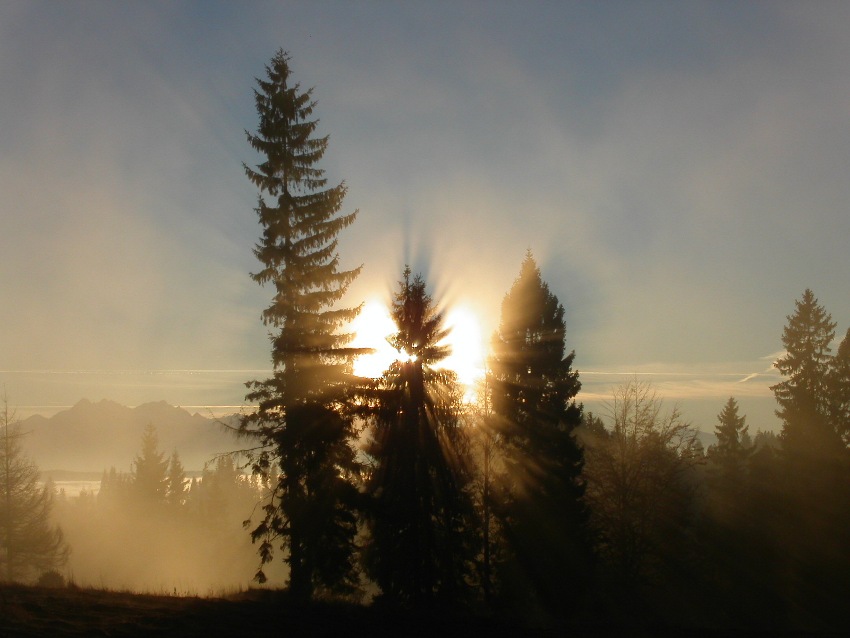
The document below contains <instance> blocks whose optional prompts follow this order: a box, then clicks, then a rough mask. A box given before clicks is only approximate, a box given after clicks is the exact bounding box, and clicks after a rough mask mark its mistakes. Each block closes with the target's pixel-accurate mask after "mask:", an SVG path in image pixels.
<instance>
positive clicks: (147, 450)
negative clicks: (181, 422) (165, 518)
mask: <svg viewBox="0 0 850 638" xmlns="http://www.w3.org/2000/svg"><path fill="white" fill-rule="evenodd" d="M131 480H132V484H133V488H134V490H135V492H136V496H137V497H138V498H139V499H140V502H142V503H147V504H151V503H162V502H164V501H165V499H166V496H167V494H168V459H166V458H165V454H164V453H163V452H162V451H161V450H160V449H159V437H158V436H157V433H156V428H155V427H154V426H153V424H151V423H148V424H147V425H146V426H145V430H144V432H143V433H142V449H141V451H140V452H139V454H137V455H136V458H135V459H134V460H133V472H132V479H131Z"/></svg>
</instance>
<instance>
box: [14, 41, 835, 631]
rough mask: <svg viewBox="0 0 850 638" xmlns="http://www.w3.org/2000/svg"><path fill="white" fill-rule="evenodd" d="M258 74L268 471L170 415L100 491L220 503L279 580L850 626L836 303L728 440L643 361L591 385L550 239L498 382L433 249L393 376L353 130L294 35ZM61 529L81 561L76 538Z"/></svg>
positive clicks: (243, 428)
mask: <svg viewBox="0 0 850 638" xmlns="http://www.w3.org/2000/svg"><path fill="white" fill-rule="evenodd" d="M254 97H255V103H256V108H257V114H258V120H259V122H258V128H257V130H256V132H254V133H251V132H246V134H247V139H248V142H249V144H250V145H251V147H252V148H253V149H254V150H255V151H257V153H258V154H259V156H260V158H261V161H260V162H259V163H257V164H256V165H254V166H249V165H247V164H246V165H245V166H244V170H245V173H246V175H247V177H248V178H249V179H250V181H251V182H252V183H253V184H254V185H255V186H256V187H257V189H258V197H257V206H256V212H257V215H258V218H259V222H260V225H261V228H262V234H261V238H260V240H259V242H258V243H257V245H256V247H255V249H254V253H255V255H256V257H257V259H258V261H259V262H260V264H261V267H260V269H259V270H258V271H257V272H256V273H254V274H253V275H252V277H253V279H254V280H255V281H256V282H257V283H259V284H261V285H269V286H270V287H271V288H272V289H273V291H274V294H273V296H272V299H271V302H270V304H269V306H268V307H267V308H266V309H265V310H264V312H263V320H264V322H265V323H266V325H267V326H268V327H269V330H270V340H271V360H272V364H273V372H272V374H271V376H270V377H269V378H267V379H264V380H253V381H249V382H248V383H247V384H246V385H247V386H248V393H247V395H246V400H247V402H248V403H250V404H252V405H253V406H254V408H255V409H253V410H251V411H246V412H245V413H244V414H243V415H242V416H241V420H240V423H239V428H238V429H239V432H240V434H241V435H242V436H243V437H244V438H245V440H246V441H248V442H249V445H248V446H246V447H247V448H248V450H246V452H249V453H250V462H249V464H250V467H251V470H252V472H253V475H254V479H251V480H249V479H248V478H247V477H245V476H243V475H242V473H241V471H240V468H238V467H237V466H236V465H235V464H234V463H233V461H232V459H231V460H228V459H230V457H227V456H225V457H221V458H220V459H219V460H218V462H217V463H218V464H217V465H216V466H215V468H214V469H210V470H209V472H210V473H209V474H206V475H205V476H204V478H203V480H201V481H200V482H197V481H195V482H190V481H187V480H186V478H185V471H184V470H183V468H182V465H181V464H180V461H179V456H178V455H177V454H176V453H175V454H174V455H172V456H171V457H170V458H168V459H167V458H166V457H165V456H164V455H163V454H162V453H161V452H159V451H158V450H157V449H156V448H157V442H156V437H155V432H154V431H153V430H152V429H151V430H149V431H147V432H146V433H145V437H144V438H143V441H142V451H141V453H140V455H139V456H138V457H137V458H136V460H135V462H134V470H133V472H132V473H131V475H129V476H127V475H121V474H119V473H117V472H114V471H111V472H109V473H105V475H104V479H103V481H102V487H101V491H100V494H99V495H98V496H97V500H96V506H97V508H99V509H100V511H101V514H102V513H103V512H105V511H107V510H108V508H110V507H121V508H123V509H127V508H133V509H135V510H136V511H138V512H142V513H143V514H144V517H146V519H147V520H154V519H155V520H158V521H160V522H161V523H162V524H166V525H167V524H170V523H165V521H171V522H173V521H175V520H179V519H180V517H185V516H193V517H201V518H202V519H204V516H207V514H209V513H210V512H213V511H214V512H216V516H218V517H219V519H218V520H220V521H222V522H223V521H225V519H226V520H227V521H228V522H227V523H226V525H225V527H227V532H226V533H222V535H215V534H207V538H208V539H209V538H214V539H217V540H216V542H219V545H217V547H223V546H224V545H225V544H228V543H229V544H234V545H236V544H239V543H243V542H244V543H247V541H248V540H249V538H250V541H251V542H253V543H254V547H255V550H256V552H257V553H258V555H259V569H257V570H256V574H255V579H256V580H257V581H258V582H260V583H263V582H266V581H267V580H268V579H269V578H272V579H273V580H275V579H277V578H283V579H284V580H285V584H286V587H287V589H288V592H289V595H290V596H291V597H292V598H293V599H294V600H296V601H302V602H303V601H309V600H311V599H314V598H316V597H319V596H326V595H334V596H346V597H353V598H362V597H363V596H364V595H365V594H367V593H368V594H369V595H371V596H372V597H373V600H374V601H375V604H384V605H388V606H395V607H405V608H413V609H417V610H431V609H438V608H439V609H465V610H469V609H473V610H490V611H493V612H498V613H504V614H509V615H510V614H513V615H516V616H517V617H521V618H524V619H529V618H533V619H536V620H539V621H543V622H579V621H581V622H595V621H599V620H600V619H605V620H606V621H607V622H614V621H622V622H634V621H642V622H650V623H651V622H665V623H671V622H672V623H676V622H679V623H685V624H693V623H706V624H720V625H723V624H726V625H729V626H736V627H740V626H752V627H753V628H756V629H764V628H768V629H771V628H787V627H789V626H791V627H802V628H813V629H834V628H836V627H844V626H847V620H848V619H847V618H846V613H847V612H845V611H843V607H844V605H843V599H842V597H843V593H844V592H846V591H848V590H849V589H848V587H850V582H848V581H850V525H847V520H846V519H847V516H848V514H847V512H850V452H848V444H850V331H848V334H847V336H845V338H844V339H843V341H842V342H841V344H840V345H839V347H838V349H837V352H836V353H835V354H834V355H833V354H832V350H831V346H832V343H833V341H834V339H835V327H836V324H835V322H833V321H832V318H831V317H830V315H829V314H828V313H827V312H826V310H825V309H824V308H823V307H822V306H821V305H820V304H819V302H818V300H817V299H816V298H815V296H814V294H813V293H812V292H811V291H810V290H806V291H805V292H804V293H803V295H802V298H801V299H800V300H798V301H796V305H795V309H794V312H793V313H792V314H790V315H789V316H788V318H787V324H786V327H785V330H784V332H783V334H782V343H783V346H784V348H785V354H784V355H783V356H782V357H781V358H780V359H779V360H778V361H777V362H776V367H777V369H778V370H779V371H780V372H781V373H782V375H783V380H782V381H781V382H780V383H778V384H776V385H775V386H773V387H772V390H773V392H774V394H775V397H776V401H777V415H778V416H779V418H780V420H781V423H782V430H781V433H780V434H779V435H778V436H776V435H773V434H771V433H769V432H761V431H759V432H756V433H755V434H754V435H752V434H750V432H749V425H748V424H747V423H746V416H745V415H742V414H740V411H739V406H738V404H737V402H736V400H735V399H734V397H730V398H729V400H728V401H727V402H726V404H725V405H724V406H722V409H721V410H720V412H719V414H718V418H717V423H716V426H715V434H716V438H717V443H716V445H713V446H711V447H710V448H709V449H708V450H704V449H703V448H702V446H701V445H700V443H699V441H698V439H697V437H696V431H695V430H694V429H693V428H692V427H691V425H690V423H689V422H687V421H686V420H685V419H684V417H683V415H682V414H681V413H680V412H679V410H678V409H677V408H676V406H672V407H669V408H668V407H667V406H665V404H664V401H663V398H662V397H660V396H658V394H657V393H656V392H655V390H654V389H653V388H652V386H651V385H649V384H647V383H644V382H641V381H639V380H638V379H637V378H635V379H634V380H632V381H629V382H627V383H625V384H623V385H621V386H619V387H617V388H615V389H614V390H613V393H612V398H611V402H610V409H609V412H608V413H607V414H605V415H597V414H593V413H591V412H588V411H585V410H584V407H583V405H582V404H581V403H580V402H578V400H577V398H578V396H579V394H580V390H581V381H580V378H579V373H578V371H577V370H575V369H574V368H573V364H574V360H575V352H574V351H570V350H568V348H567V345H566V324H565V319H564V315H565V311H564V307H563V305H562V304H561V303H560V301H559V300H558V298H557V296H556V295H555V294H553V293H552V291H551V290H550V288H549V286H548V284H547V283H546V282H545V280H544V279H543V277H542V274H541V271H540V269H539V267H538V265H537V263H536V261H535V259H534V257H533V255H532V253H531V252H530V251H529V252H528V253H527V254H526V256H525V258H524V260H523V262H522V264H521V265H520V269H519V273H518V276H517V278H516V279H515V280H514V282H513V283H512V284H511V285H510V287H509V288H508V290H507V293H506V295H505V297H504V299H503V302H502V306H501V309H500V315H499V322H498V328H497V330H496V332H495V334H494V336H493V338H492V343H491V354H490V356H489V359H488V362H487V371H486V374H485V378H484V380H483V382H482V384H481V387H480V388H479V391H478V399H477V402H476V403H474V404H471V405H470V404H467V403H465V402H464V399H463V390H462V387H461V385H460V384H459V382H458V379H457V377H456V375H455V374H454V373H453V372H452V371H450V370H447V369H445V368H444V367H442V366H441V365H440V364H441V362H442V361H443V360H444V359H445V358H446V356H447V355H448V348H447V347H446V346H445V345H444V343H443V340H444V337H445V336H446V334H447V329H446V326H445V322H444V317H443V314H442V311H441V306H440V304H439V303H438V302H437V301H435V300H434V299H433V298H432V297H431V295H430V293H429V291H428V285H427V282H426V281H425V280H424V278H423V277H422V276H421V275H419V274H415V273H413V272H412V271H411V269H410V268H409V267H407V268H405V269H404V271H403V272H402V273H401V278H400V280H399V282H398V285H397V288H396V290H395V291H394V294H393V297H392V305H391V309H390V311H391V316H392V319H393V321H394V324H395V326H396V328H397V331H396V333H395V334H394V335H392V337H391V338H390V340H391V343H392V345H393V346H394V347H395V348H396V350H398V352H399V357H398V359H397V360H396V361H395V362H393V363H392V364H391V365H390V367H389V368H388V369H387V370H386V371H385V372H384V373H383V374H382V375H381V377H379V378H377V379H366V378H361V377H357V376H354V374H353V362H354V360H355V358H356V357H358V356H360V355H362V354H365V353H366V351H364V350H363V349H358V348H353V347H351V346H350V343H351V340H352V337H353V335H352V334H350V333H349V332H346V330H347V327H348V326H349V325H350V322H351V321H352V320H353V319H354V318H355V317H356V316H357V313H358V311H359V309H360V308H359V306H353V307H340V305H341V300H342V299H343V298H344V297H345V295H346V291H347V289H348V287H349V285H350V284H351V283H352V281H354V279H355V278H356V277H357V275H358V274H359V271H360V269H359V268H354V269H351V270H345V269H342V267H341V264H340V261H339V257H338V251H337V246H338V244H337V242H338V236H339V234H340V233H341V232H342V231H343V230H344V229H345V228H347V227H348V226H350V225H351V224H352V223H354V222H355V220H356V216H357V211H354V212H351V213H341V210H342V205H343V200H344V196H345V194H346V186H345V183H344V182H342V183H339V184H336V185H328V180H327V179H326V177H325V176H324V171H323V170H322V169H321V168H320V162H321V160H322V158H323V155H324V153H325V150H326V148H327V145H328V138H327V137H320V136H318V135H317V128H318V120H316V119H315V118H314V117H313V111H314V108H315V101H314V99H313V96H312V89H309V90H302V89H301V87H300V85H299V84H298V83H297V82H295V81H294V80H293V79H292V77H291V70H290V57H289V55H288V54H287V53H286V52H284V51H282V50H281V51H278V52H277V53H276V54H275V56H274V57H273V58H272V60H271V62H270V63H269V65H268V66H267V67H266V74H265V77H264V78H261V79H258V80H257V88H256V89H255V93H254ZM719 407H720V406H719ZM603 417H604V418H603ZM5 425H6V427H5V430H4V431H5V432H6V437H7V439H6V440H7V449H8V441H9V431H10V430H9V427H8V426H9V422H8V419H7V421H6V424H5ZM4 454H5V456H4V457H3V459H0V460H4V459H10V458H13V456H12V457H10V454H9V452H8V451H7V452H5V453H4ZM10 476H11V475H10V474H9V473H6V475H5V478H2V481H5V483H2V484H0V488H2V490H0V497H3V495H6V499H8V495H9V494H10V493H11V490H12V487H11V486H12V483H11V478H10ZM218 483H220V484H221V485H226V486H229V487H227V488H224V487H222V488H221V489H222V490H225V491H226V490H235V491H237V492H238V491H239V490H241V494H242V496H240V497H239V499H237V500H238V501H239V502H240V503H242V504H243V505H245V504H247V503H248V501H251V503H252V506H251V508H249V509H250V512H249V515H247V516H245V518H247V520H246V521H245V527H247V528H248V530H249V532H250V533H249V534H244V532H242V533H241V534H240V535H239V536H238V538H239V539H241V540H238V539H237V536H236V535H235V534H234V533H233V528H232V527H230V525H231V522H232V521H234V520H237V519H238V520H242V517H243V515H242V514H241V513H240V512H241V511H242V509H244V508H241V506H240V507H235V508H219V507H212V506H211V505H209V503H212V502H214V501H215V500H216V499H217V498H218V497H217V496H215V493H216V492H215V489H216V488H215V487H214V486H215V485H216V484H218ZM33 493H34V494H36V495H38V494H42V492H38V491H36V492H33ZM43 493H44V494H47V493H48V490H45V491H44V492H43ZM39 498H41V497H39ZM45 498H47V497H45ZM33 502H34V503H35V502H36V501H33ZM85 503H88V505H89V506H90V507H94V503H95V501H94V498H93V496H92V495H83V496H82V497H81V498H80V499H79V503H78V504H77V506H78V507H83V505H84V504H85ZM204 503H207V505H204ZM81 504H82V505H81ZM116 504H121V505H116ZM33 507H35V505H33ZM2 508H4V502H3V501H2V498H0V511H2V512H3V516H2V518H0V527H2V529H0V548H5V549H6V552H5V553H3V554H2V556H13V555H14V551H13V550H14V543H11V542H10V541H8V540H5V539H6V538H7V534H8V530H9V529H10V522H9V521H11V520H12V518H13V517H12V516H11V514H9V512H11V511H12V510H11V509H10V508H9V507H8V506H5V509H2ZM240 508H241V509H240ZM59 509H61V508H59ZM237 510H238V511H237ZM151 512H157V514H156V515H154V516H151ZM190 512H191V514H189V513H190ZM204 512H207V514H204ZM251 512H253V513H252V514H251ZM237 514H239V516H237ZM85 516H87V517H88V519H89V520H91V519H92V518H97V516H98V514H97V513H95V512H94V510H92V511H90V512H87V513H86V515H85ZM144 517H143V519H144ZM68 520H69V519H68ZM133 520H139V519H133ZM204 520H206V525H207V529H208V530H209V529H211V527H210V526H211V525H212V523H211V521H212V520H213V519H212V518H209V517H207V518H206V519H204ZM145 524H146V523H144V522H142V523H138V525H141V526H142V527H143V528H144V529H147V530H150V529H151V528H146V527H144V525H145ZM222 524H224V523H222ZM67 527H71V528H73V524H71V525H66V528H67ZM45 529H47V530H48V531H47V532H46V534H47V538H49V539H52V540H51V542H52V543H53V545H52V546H51V547H52V549H51V550H50V551H52V552H53V553H52V554H51V555H52V556H53V557H54V558H53V560H54V563H53V564H59V563H61V561H62V560H64V559H65V558H67V555H66V553H63V552H64V549H63V548H64V544H63V543H64V541H63V540H62V538H61V536H59V535H57V533H58V532H57V530H55V529H54V528H50V527H49V526H47V527H46V528H45ZM51 530H53V531H51ZM132 531H133V532H135V533H138V531H139V528H136V529H134V530H132ZM130 533H131V531H130V530H129V529H125V530H123V531H122V532H121V533H120V534H118V536H117V537H120V538H123V537H122V536H121V534H130ZM159 533H161V532H159ZM51 534H53V535H52V536H51ZM187 538H188V537H187ZM192 538H198V537H192ZM80 542H81V541H80ZM4 543H5V544H4ZM187 545H191V542H189V543H183V546H184V547H185V546H187ZM205 547H206V549H207V550H209V549H210V547H209V546H208V545H205ZM184 553H185V551H184ZM184 558H185V560H184V561H183V562H181V564H186V563H188V562H189V560H190V559H191V560H195V561H198V562H204V561H207V562H209V561H210V558H209V555H207V557H206V558H202V557H201V556H200V554H191V555H189V556H188V557H184ZM7 562H9V559H7ZM148 562H151V561H148ZM239 564H240V565H242V563H239ZM281 567H283V568H284V570H283V571H282V572H281ZM136 568H137V569H141V568H142V567H141V566H139V565H138V564H137V566H136ZM7 569H8V568H7ZM273 570H277V571H276V572H274V571H273Z"/></svg>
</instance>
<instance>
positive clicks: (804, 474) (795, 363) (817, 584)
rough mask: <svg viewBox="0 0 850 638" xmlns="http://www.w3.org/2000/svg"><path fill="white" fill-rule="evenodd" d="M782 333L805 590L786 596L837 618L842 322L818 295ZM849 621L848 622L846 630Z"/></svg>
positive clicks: (841, 538) (788, 547)
mask: <svg viewBox="0 0 850 638" xmlns="http://www.w3.org/2000/svg"><path fill="white" fill-rule="evenodd" d="M787 319H788V323H787V324H786V326H785V329H784V330H783V333H782V344H783V345H784V346H785V355H784V356H783V357H781V358H780V359H779V360H778V361H777V362H776V364H775V365H776V367H777V369H778V370H779V372H781V373H782V374H783V376H784V377H785V379H784V380H783V381H782V382H780V383H777V384H776V385H774V386H772V388H771V389H772V390H773V392H774V395H775V397H776V401H777V403H778V405H779V409H778V410H777V411H776V413H777V415H778V416H779V417H780V419H782V435H781V443H782V462H783V467H782V470H783V479H784V481H785V484H784V486H783V488H784V490H783V496H784V503H783V516H784V519H783V520H782V524H781V525H780V526H779V527H780V528H781V530H782V537H781V538H780V539H778V543H779V547H780V555H781V556H783V560H784V561H785V562H786V563H787V564H786V565H784V566H783V568H784V570H785V571H786V572H787V573H788V574H790V575H791V577H790V578H789V580H790V579H791V578H793V579H796V580H797V581H798V582H800V583H804V584H805V588H801V587H799V586H795V587H793V588H790V585H789V588H790V589H789V590H788V591H786V592H784V594H785V595H786V596H788V597H789V598H792V599H793V600H794V602H795V605H798V606H799V609H801V610H804V612H803V613H806V614H810V615H811V616H813V617H819V618H823V619H824V621H825V622H827V619H828V618H829V617H837V612H838V610H839V609H843V608H844V607H845V606H844V604H843V598H842V597H841V596H842V595H841V593H840V592H844V591H847V590H848V588H850V552H849V551H848V548H850V530H848V528H847V526H846V524H845V520H846V512H847V511H848V506H850V480H848V479H850V463H849V461H850V458H848V453H847V448H846V446H845V444H844V441H843V440H842V438H841V433H840V432H839V431H837V430H836V427H835V422H834V419H833V418H832V417H833V415H832V414H831V410H832V408H833V407H834V406H833V396H832V394H831V392H830V389H831V388H830V375H831V373H832V371H833V370H834V366H833V358H832V356H831V354H830V353H831V348H830V343H831V342H832V340H833V338H834V336H835V326H836V324H835V322H833V321H832V317H831V316H830V314H829V313H827V312H826V310H825V309H824V307H823V306H821V305H820V304H819V303H818V300H817V298H815V296H814V294H813V293H812V291H811V290H808V289H807V290H806V291H805V292H804V293H803V297H802V299H801V300H799V301H796V302H795V312H794V314H792V315H790V316H788V317H787ZM846 620H847V617H846V615H845V616H844V618H843V621H845V622H846Z"/></svg>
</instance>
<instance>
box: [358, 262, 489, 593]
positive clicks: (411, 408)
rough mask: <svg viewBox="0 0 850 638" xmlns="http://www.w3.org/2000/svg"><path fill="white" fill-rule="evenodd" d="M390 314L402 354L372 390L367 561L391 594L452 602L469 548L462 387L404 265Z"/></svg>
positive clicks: (438, 319) (437, 319) (421, 288)
mask: <svg viewBox="0 0 850 638" xmlns="http://www.w3.org/2000/svg"><path fill="white" fill-rule="evenodd" d="M391 314H392V318H393V320H394V322H395V324H396V326H397V327H398V332H397V333H396V334H395V335H394V336H393V337H392V338H391V340H390V342H391V344H392V345H393V347H394V348H396V349H397V350H398V351H399V352H400V353H401V354H402V356H401V357H400V359H399V360H398V361H395V362H394V363H393V364H392V365H391V366H390V368H389V369H388V370H387V372H386V373H385V374H384V376H383V378H382V379H380V380H379V381H378V383H377V387H376V389H375V392H374V394H373V399H374V401H373V402H374V405H375V412H374V417H373V423H374V425H373V427H372V430H371V442H370V445H369V446H368V449H367V452H368V454H369V456H370V457H371V458H372V459H373V460H374V468H373V471H372V474H371V476H370V478H369V481H368V483H367V491H368V494H369V496H370V499H371V502H372V508H371V512H370V514H371V515H370V517H369V529H370V532H371V540H370V544H369V547H368V549H367V552H366V562H367V569H368V571H369V573H370V575H371V576H372V577H373V578H374V579H375V581H376V582H377V583H378V585H379V587H380V588H381V590H382V592H383V594H384V596H385V597H386V598H387V599H389V600H391V601H392V602H394V603H398V604H403V605H409V606H414V607H419V606H423V605H429V604H432V603H433V602H435V601H438V600H439V601H443V602H457V601H458V600H459V599H460V598H462V596H463V594H464V591H463V590H464V587H465V584H466V581H467V576H468V575H469V572H470V567H471V564H472V558H473V555H472V554H473V552H474V542H473V539H472V538H471V534H472V533H473V530H474V525H473V524H472V521H471V516H472V506H471V501H470V498H469V493H468V486H469V484H470V481H471V463H470V458H469V454H470V452H469V442H468V440H467V437H466V435H465V433H464V431H463V427H462V423H461V397H462V392H461V391H460V389H459V387H458V383H457V379H456V375H455V374H454V373H453V372H451V371H449V370H446V369H442V368H439V364H440V362H441V361H442V360H443V359H445V358H446V357H447V356H448V354H449V349H448V347H447V346H445V345H443V344H442V343H441V342H442V341H443V339H444V337H445V336H446V335H447V331H446V330H445V328H444V327H443V315H442V313H440V312H438V311H437V309H436V308H435V306H434V304H433V302H432V300H431V297H430V296H429V295H428V294H427V292H426V286H425V282H424V280H423V279H422V278H421V276H419V275H417V276H416V277H413V278H412V279H411V272H410V268H406V269H405V271H404V280H403V281H402V282H400V288H399V291H398V293H396V295H395V297H394V299H393V305H392V312H391Z"/></svg>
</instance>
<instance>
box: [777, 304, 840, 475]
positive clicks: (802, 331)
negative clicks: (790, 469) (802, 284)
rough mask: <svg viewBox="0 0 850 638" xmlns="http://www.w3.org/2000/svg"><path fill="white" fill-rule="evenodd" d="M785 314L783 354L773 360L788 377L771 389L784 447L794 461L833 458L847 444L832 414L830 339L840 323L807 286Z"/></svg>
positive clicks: (806, 461) (778, 368)
mask: <svg viewBox="0 0 850 638" xmlns="http://www.w3.org/2000/svg"><path fill="white" fill-rule="evenodd" d="M787 319H788V323H787V324H786V326H785V328H784V330H783V332H782V345H783V346H785V354H784V355H783V356H782V357H780V358H779V360H777V361H776V364H775V365H776V368H777V370H779V372H780V373H782V375H783V376H784V377H785V380H784V381H781V382H780V383H777V384H776V385H773V386H771V390H773V393H774V396H775V397H776V402H777V403H778V404H779V409H778V410H777V411H776V414H777V416H778V417H779V418H780V419H781V420H782V448H783V450H784V452H785V453H786V455H787V456H788V458H789V460H790V461H791V462H792V463H794V464H795V465H796V464H803V465H810V464H811V463H813V462H816V459H818V458H825V457H832V458H834V457H835V455H836V453H837V452H838V451H839V450H841V449H842V448H843V447H844V446H843V445H842V444H841V441H840V437H839V436H838V433H837V432H836V431H835V429H834V428H833V427H832V424H831V421H830V419H829V408H830V393H829V372H830V365H831V361H832V357H831V354H830V353H831V348H830V343H832V340H833V338H834V337H835V325H836V324H835V322H834V321H832V316H831V315H830V314H829V313H827V312H826V310H825V309H824V307H823V306H821V305H820V304H818V300H817V298H816V297H815V296H814V293H812V291H811V290H809V289H806V290H805V292H804V293H803V298H802V299H801V300H799V301H796V302H795V312H794V314H793V315H789V316H788V317H787ZM804 471H808V470H804Z"/></svg>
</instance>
